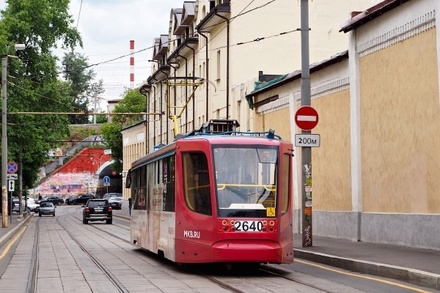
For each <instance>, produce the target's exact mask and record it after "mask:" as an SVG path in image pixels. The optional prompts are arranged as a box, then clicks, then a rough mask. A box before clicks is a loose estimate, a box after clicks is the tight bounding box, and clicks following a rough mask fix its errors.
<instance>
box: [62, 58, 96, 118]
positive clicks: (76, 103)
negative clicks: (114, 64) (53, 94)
mask: <svg viewBox="0 0 440 293" xmlns="http://www.w3.org/2000/svg"><path fill="white" fill-rule="evenodd" d="M62 64H63V65H62V71H63V77H64V79H65V80H66V82H68V83H69V85H70V88H71V91H70V93H69V94H70V96H72V97H73V101H72V106H73V107H74V111H75V112H83V113H88V112H89V110H88V109H89V106H90V104H91V103H92V101H91V97H95V98H97V97H98V95H99V94H102V93H103V92H104V87H103V83H102V80H100V81H99V82H97V83H92V80H93V78H94V77H95V76H96V74H95V73H94V72H93V70H91V69H87V68H88V67H89V65H88V63H87V58H86V57H84V55H82V54H78V53H75V52H69V53H66V54H64V58H63V62H62ZM69 120H70V123H71V124H87V123H89V117H88V116H87V115H71V116H70V117H69Z"/></svg>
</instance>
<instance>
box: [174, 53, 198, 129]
mask: <svg viewBox="0 0 440 293" xmlns="http://www.w3.org/2000/svg"><path fill="white" fill-rule="evenodd" d="M177 56H179V57H182V59H184V60H185V78H188V59H187V58H186V57H185V56H182V55H180V54H177ZM187 98H188V86H187V85H185V101H186V99H187ZM193 99H194V97H193ZM187 132H188V107H185V133H187Z"/></svg>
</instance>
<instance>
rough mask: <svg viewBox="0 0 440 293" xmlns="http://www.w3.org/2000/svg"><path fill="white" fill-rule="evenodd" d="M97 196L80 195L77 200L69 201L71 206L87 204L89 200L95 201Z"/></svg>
mask: <svg viewBox="0 0 440 293" xmlns="http://www.w3.org/2000/svg"><path fill="white" fill-rule="evenodd" d="M94 198H95V196H94V195H93V194H88V193H85V194H81V195H78V197H77V198H74V199H72V200H71V201H69V204H85V203H86V202H87V201H88V200H89V199H94Z"/></svg>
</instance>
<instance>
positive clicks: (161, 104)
mask: <svg viewBox="0 0 440 293" xmlns="http://www.w3.org/2000/svg"><path fill="white" fill-rule="evenodd" d="M159 71H160V72H162V73H163V74H165V75H166V77H167V78H168V77H169V75H168V74H167V73H166V72H165V71H163V70H162V69H160V70H159ZM166 95H168V88H167V92H166ZM160 113H163V83H162V82H161V83H160ZM160 117H161V119H160V142H161V143H163V137H162V135H163V134H162V133H163V123H162V116H160ZM168 118H169V117H168V111H167V114H166V121H167V123H168ZM166 144H168V127H167V139H166Z"/></svg>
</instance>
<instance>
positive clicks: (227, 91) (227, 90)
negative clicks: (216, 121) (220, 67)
mask: <svg viewBox="0 0 440 293" xmlns="http://www.w3.org/2000/svg"><path fill="white" fill-rule="evenodd" d="M216 15H217V16H219V17H220V18H223V19H224V20H225V21H226V119H229V19H228V18H226V17H224V16H222V15H219V14H217V13H216Z"/></svg>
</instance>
